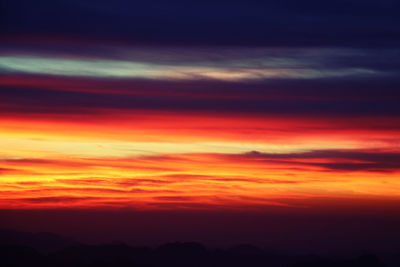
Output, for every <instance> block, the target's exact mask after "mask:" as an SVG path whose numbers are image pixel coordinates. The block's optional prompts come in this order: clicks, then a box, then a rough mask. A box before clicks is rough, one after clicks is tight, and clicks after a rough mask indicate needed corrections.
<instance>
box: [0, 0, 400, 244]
mask: <svg viewBox="0 0 400 267" xmlns="http://www.w3.org/2000/svg"><path fill="white" fill-rule="evenodd" d="M1 5H2V7H1V10H2V11H1V16H0V17H1V18H0V32H1V34H0V40H1V42H0V99H1V102H0V178H1V179H0V209H1V212H0V213H1V214H2V215H1V216H3V218H4V221H3V222H4V223H3V224H2V226H4V227H7V226H10V225H18V227H19V228H20V229H28V230H47V229H44V225H47V227H48V228H49V229H52V230H54V231H58V232H63V231H64V232H66V233H68V234H71V235H76V236H79V235H84V232H87V228H88V226H89V225H91V224H92V223H89V221H87V220H86V221H85V220H83V221H85V222H86V226H82V227H83V228H79V229H78V230H76V229H75V230H71V229H69V230H66V224H67V222H65V221H64V222H60V221H59V222H58V223H57V222H54V221H51V220H50V219H49V221H47V223H46V222H45V223H44V224H42V223H38V222H37V218H36V219H35V216H36V215H37V214H47V215H43V218H50V217H52V216H53V215H51V214H54V212H57V214H59V215H57V216H61V217H62V216H67V214H70V213H71V212H72V214H74V215H71V216H72V217H74V216H75V217H76V218H78V217H79V216H80V215H79V214H80V213H79V212H87V213H86V214H92V213H93V212H99V214H102V215H101V216H100V217H101V218H104V216H106V215H105V214H110V213H113V212H117V213H118V214H119V215H118V216H116V217H115V218H116V219H115V221H114V222H110V223H109V224H104V227H103V228H101V227H100V228H99V229H104V228H105V227H106V226H105V225H107V227H109V225H113V226H114V227H116V226H117V225H119V226H120V225H121V224H123V223H122V222H123V221H124V219H122V218H123V216H124V215H123V214H130V215H129V216H128V215H127V216H128V218H130V219H127V221H130V222H131V221H132V220H133V221H135V220H134V219H132V218H137V217H141V216H143V218H147V219H146V220H145V221H151V220H153V219H154V218H162V219H159V221H160V224H163V225H175V226H171V227H172V228H174V227H175V228H174V229H175V230H174V231H172V232H173V233H174V234H175V236H177V237H176V238H201V237H200V236H198V235H196V234H198V233H200V232H201V233H203V234H202V236H206V235H207V234H205V235H204V232H207V233H209V234H210V235H211V234H212V233H214V236H215V233H217V232H218V233H220V232H221V229H220V228H218V227H217V228H212V227H211V228H212V229H211V228H207V227H206V228H205V229H206V230H204V229H203V230H202V231H197V230H196V229H192V230H188V229H186V228H185V229H186V230H182V231H179V230H177V229H182V228H180V227H178V226H176V225H181V224H183V221H185V220H184V219H179V218H180V217H179V216H183V215H177V216H174V214H175V213H179V214H186V215H184V216H186V217H185V218H189V217H190V218H199V220H200V221H202V220H204V218H209V219H210V224H211V222H213V223H216V224H218V223H220V224H221V223H222V222H223V224H225V223H226V220H227V218H230V219H232V218H234V219H232V220H234V221H236V224H234V226H235V227H234V226H232V231H237V230H238V229H239V228H241V226H240V225H244V227H245V228H251V227H252V226H249V225H250V223H249V222H243V224H241V223H240V222H241V221H240V218H241V215H243V214H251V215H249V216H250V217H251V218H253V219H252V220H251V221H252V223H254V225H255V229H259V231H262V225H264V224H265V222H266V221H270V219H268V218H271V216H272V217H273V218H274V219H272V221H273V222H275V223H272V226H270V228H271V229H275V230H277V231H278V232H279V233H288V232H290V233H291V234H290V236H292V237H291V238H292V239H294V238H295V237H296V234H294V233H292V232H293V229H296V231H294V232H297V233H298V232H299V231H298V230H299V229H298V228H296V227H298V225H297V226H296V227H295V228H293V227H292V226H294V225H295V223H294V222H293V220H292V219H287V218H288V217H287V216H289V217H290V216H294V217H295V218H299V217H298V216H300V218H302V219H300V221H301V222H302V223H303V224H304V223H305V222H307V220H308V221H309V226H308V227H311V228H313V226H316V227H319V226H321V225H324V227H325V226H326V227H328V228H329V227H331V226H333V227H336V228H335V229H336V230H335V231H337V232H340V230H341V229H347V230H346V231H347V233H350V232H351V231H353V230H354V229H358V230H359V232H357V233H359V235H360V236H362V235H365V233H367V232H368V233H371V229H370V228H368V227H366V228H365V227H364V228H363V227H361V228H360V222H363V223H364V222H365V223H367V224H368V225H369V226H371V225H373V226H374V227H373V228H374V229H383V228H386V229H392V228H393V226H394V225H395V224H398V223H399V222H400V218H399V216H398V215H397V214H398V212H399V210H400V208H399V207H400V91H399V86H400V78H399V77H400V75H399V74H400V53H399V42H400V30H399V29H400V18H399V16H398V12H397V11H398V9H399V8H400V3H399V2H398V1H390V0H381V1H372V0H366V1H355V0H347V1H344V0H338V1H323V2H321V1H314V0H305V1H289V0H288V1H264V2H259V1H218V3H215V2H214V1H201V2H188V1H178V0H173V1H146V2H140V3H139V2H138V3H136V1H122V0H116V1H112V2H109V1H88V0H80V1H77V0H70V1H61V0H53V1H48V0H45V1H40V2H37V1H23V0H13V1H11V0H10V1H8V0H6V1H2V3H1ZM21 212H22V213H21ZM35 212H36V213H35ZM46 212H47V213H46ZM76 212H78V215H77V213H76ZM226 213H229V214H230V215H226V217H224V216H223V215H221V214H226ZM18 214H19V215H18ZM35 214H36V215H35ZM60 214H61V215H60ZM149 214H151V215H149ZM154 214H156V215H154ZM216 214H217V215H216ZM232 214H234V215H232ZM260 214H261V215H260ZM169 215H171V216H169ZM15 216H17V217H15ZM18 216H20V217H18ZM41 216H42V215H41ZM46 216H47V217H46ZM85 216H86V215H85ZM87 216H89V215H87ZM121 216H122V217H121ZM157 216H158V217H157ZM187 216H189V217H187ZM191 216H192V217H191ZM193 216H194V217H193ZM215 216H217V217H218V219H215V218H216V217H215ZM230 216H231V217H230ZM232 216H233V217H232ZM259 216H261V217H259ZM281 216H284V218H286V219H283V221H284V222H283V223H281V219H279V218H281ZM285 216H286V217H285ZM296 216H297V217H296ZM318 216H322V217H323V218H324V219H323V220H324V223H321V220H320V219H316V218H320V217H318ZM347 216H356V217H357V216H362V219H360V218H359V217H357V219H354V217H352V220H351V221H349V222H348V223H346V219H345V218H348V217H347ZM363 216H364V217H363ZM365 216H366V217H365ZM117 217H118V218H117ZM171 217H175V219H171ZM245 217H246V216H245ZM294 217H290V218H294ZM79 218H80V217H79ZM89 218H92V220H94V219H93V218H97V217H96V216H92V217H90V216H89ZM168 218H170V219H168ZM213 218H214V219H213ZM247 218H249V217H247ZM277 218H278V219H277ZM326 218H330V219H326ZM331 219H333V220H334V221H337V220H339V221H340V223H338V224H335V223H331ZM22 220H23V223H21V222H22ZM35 220H36V221H35ZM304 220H305V221H304ZM382 220H383V221H382ZM50 221H51V223H50ZM30 222H31V223H30ZM34 222H35V223H34ZM327 222H329V223H328V224H326V223H327ZM357 222H358V223H357ZM176 223H177V224H176ZM54 224H56V225H54ZM133 224H134V223H133ZM279 224H282V225H284V226H279ZM57 225H58V226H57ZM144 225H146V224H145V223H144V224H143V223H142V224H141V227H144ZM327 225H330V226H327ZM85 227H86V228H85ZM124 227H125V228H124ZM126 227H127V226H126V222H125V226H123V227H122V229H126ZM186 227H187V226H186ZM202 227H204V225H202ZM89 228H90V227H89ZM139 228H140V227H139ZM144 228H145V227H144ZM166 228H168V227H166ZM99 229H97V230H96V231H97V232H96V233H97V234H94V233H91V235H92V236H91V237H92V240H98V239H99V240H100V239H101V238H98V237H96V238H93V236H95V235H98V232H101V231H102V230H99ZM168 229H171V228H168ZM288 229H291V230H288ZM360 229H361V230H360ZM275 230H274V231H275ZM74 231H75V232H74ZM151 231H152V233H153V234H151V235H148V238H147V239H146V236H143V237H140V238H141V241H142V242H150V241H155V240H156V241H160V240H165V239H168V238H173V237H171V236H168V237H166V233H165V232H163V230H161V229H154V228H152V230H151ZM165 231H167V230H165ZM168 231H170V230H168ZM196 231H197V232H196ZM240 231H241V230H239V233H241V234H240V235H239V237H237V236H236V235H233V234H232V232H229V231H228V233H226V234H225V235H224V234H222V235H220V236H219V237H217V238H215V240H211V239H212V238H211V239H210V238H208V239H207V238H206V241H210V240H211V241H218V242H234V241H235V240H239V241H240V240H250V241H251V242H256V243H257V242H261V241H262V240H261V239H260V240H257V238H256V237H257V236H258V233H259V232H257V231H256V230H255V231H254V232H252V233H251V234H249V233H248V232H246V231H244V232H243V231H242V232H240ZM270 231H272V230H270ZM291 231H292V232H291ZM335 231H334V232H335ZM390 231H392V232H385V231H382V230H380V231H376V232H374V233H373V234H371V236H374V237H373V240H375V241H376V240H381V241H382V242H386V243H387V244H389V245H388V246H390V244H392V243H391V240H390V235H391V234H392V237H393V238H394V236H396V235H399V236H400V232H399V231H397V232H393V231H395V230H393V229H392V230H390ZM115 232H117V231H115ZM322 232H323V231H322ZM372 232H373V230H372ZM320 233H321V232H318V233H314V235H315V236H316V237H318V238H319V239H318V240H319V241H321V240H323V239H326V238H327V237H326V236H324V235H321V234H320ZM335 233H336V232H335ZM288 235H289V234H288ZM311 235H312V234H311ZM150 236H151V237H150ZM216 236H218V235H216ZM247 237H249V238H247ZM250 237H251V238H250ZM261 237H263V236H261ZM297 237H298V236H297ZM107 238H109V239H111V238H121V234H120V233H119V234H116V235H112V234H111V235H109V236H107ZM291 238H290V237H288V238H287V240H289V241H290V240H291ZM304 238H305V237H304ZM311 238H312V237H311ZM374 238H375V239H374ZM88 239H90V237H88ZM275 239H276V240H275ZM275 239H274V240H275V241H276V244H278V243H279V244H281V243H285V242H283V241H282V240H279V238H278V237H276V238H275ZM287 240H286V241H287ZM302 240H303V239H302ZM354 240H357V242H358V243H357V242H356V241H355V242H356V243H357V244H358V245H360V244H362V243H363V242H362V241H360V240H361V239H360V238H359V236H355V237H354ZM373 240H372V239H371V240H369V242H367V244H368V243H369V244H372V243H374V241H373ZM393 240H394V239H393ZM211 241H210V242H211ZM284 241H285V240H284ZM262 242H264V241H262ZM321 242H322V241H321ZM318 244H319V243H318ZM277 246H278V245H277ZM339 246H340V245H338V247H339ZM315 247H318V245H315Z"/></svg>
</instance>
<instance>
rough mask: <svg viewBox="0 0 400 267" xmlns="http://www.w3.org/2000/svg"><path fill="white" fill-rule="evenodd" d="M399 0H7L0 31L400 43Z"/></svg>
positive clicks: (130, 38)
mask: <svg viewBox="0 0 400 267" xmlns="http://www.w3.org/2000/svg"><path fill="white" fill-rule="evenodd" d="M399 10H400V3H399V2H398V1H396V0H381V1H376V0H365V1H358V0H337V1H318V0H304V1H296V0H287V1H208V0H207V1H177V0H172V1H128V0H116V1H104V0H99V1H88V0H70V1H62V0H43V1H24V0H4V1H2V8H1V13H2V14H1V31H2V32H3V34H2V35H3V36H9V35H20V34H23V35H32V36H37V35H43V36H52V37H54V36H59V37H65V38H84V39H93V38H94V39H103V40H107V41H127V42H131V43H152V44H174V45H179V44H185V45H188V44H193V45H198V44H206V45H215V44H225V45H226V44H229V45H262V46H310V45H311V46H320V45H328V46H332V45H334V46H357V47H359V46H361V47H380V46H397V45H398V44H399V37H400V35H399V34H400V30H399V29H400V18H399V16H398V12H399Z"/></svg>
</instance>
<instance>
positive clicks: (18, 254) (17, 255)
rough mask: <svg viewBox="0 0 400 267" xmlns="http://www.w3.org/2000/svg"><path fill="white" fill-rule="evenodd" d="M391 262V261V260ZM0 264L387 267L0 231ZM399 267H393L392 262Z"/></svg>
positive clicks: (238, 249) (250, 250)
mask: <svg viewBox="0 0 400 267" xmlns="http://www.w3.org/2000/svg"><path fill="white" fill-rule="evenodd" d="M390 265H392V264H390ZM0 266H5V267H6V266H15V267H17V266H45V267H46V266H60V267H63V266H77V267H80V266H88V267H89V266H93V267H95V266H110V267H111V266H113V267H119V266H132V267H133V266H154V267H158V266H160V267H161V266H163V267H169V266H178V267H179V266H199V267H200V266H222V267H224V266H244V267H252V266H265V267H266V266H271V267H272V266H288V267H306V266H310V267H325V266H326V267H339V266H344V267H356V266H357V267H359V266H360V267H361V266H365V267H378V266H379V267H383V266H388V265H387V264H386V263H383V262H382V261H381V260H380V259H379V258H378V257H377V256H375V255H372V254H365V255H362V256H357V257H354V258H350V259H329V258H323V257H318V256H311V255H309V256H287V255H280V254H276V253H268V252H265V251H263V250H261V249H259V248H257V247H254V246H251V245H238V246H235V247H232V248H230V249H226V250H221V249H207V248H206V247H205V246H203V245H202V244H199V243H194V242H187V243H179V242H176V243H168V244H164V245H161V246H159V247H156V248H150V247H133V246H128V245H126V244H122V243H121V244H107V245H85V244H81V243H78V242H75V241H73V240H70V239H66V238H63V237H60V236H57V235H54V234H50V233H37V234H33V233H24V232H17V231H10V230H0ZM393 266H395V265H393Z"/></svg>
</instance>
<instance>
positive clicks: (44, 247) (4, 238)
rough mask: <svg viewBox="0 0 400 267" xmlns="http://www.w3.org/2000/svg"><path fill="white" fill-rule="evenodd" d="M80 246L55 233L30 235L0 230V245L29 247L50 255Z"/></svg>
mask: <svg viewBox="0 0 400 267" xmlns="http://www.w3.org/2000/svg"><path fill="white" fill-rule="evenodd" d="M78 244H79V242H77V241H75V240H73V239H70V238H66V237H62V236H59V235H56V234H53V233H47V232H41V233H29V232H20V231H14V230H6V229H0V245H21V246H29V247H32V248H34V249H36V250H38V251H40V252H43V253H49V252H55V251H58V250H60V249H63V248H67V247H70V246H76V245H78Z"/></svg>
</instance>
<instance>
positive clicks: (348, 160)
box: [238, 150, 400, 172]
mask: <svg viewBox="0 0 400 267" xmlns="http://www.w3.org/2000/svg"><path fill="white" fill-rule="evenodd" d="M238 157H242V158H244V159H249V160H257V161H260V160H261V161H265V162H272V163H279V164H282V163H283V164H289V165H293V164H294V165H300V166H301V165H303V166H316V167H322V168H325V169H328V170H331V171H372V172H392V171H398V170H400V153H399V152H385V151H363V150H313V151H309V152H303V153H276V154H270V153H261V152H258V151H252V152H249V153H245V154H242V155H239V156H238ZM315 159H318V160H328V161H330V162H318V161H317V162H315V161H313V160H315Z"/></svg>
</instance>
